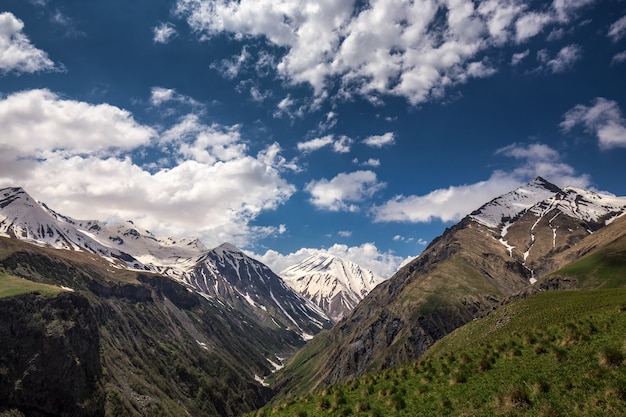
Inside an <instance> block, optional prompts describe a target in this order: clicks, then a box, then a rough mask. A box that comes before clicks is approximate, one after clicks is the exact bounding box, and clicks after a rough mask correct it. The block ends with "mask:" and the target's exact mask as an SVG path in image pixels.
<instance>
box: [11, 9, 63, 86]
mask: <svg viewBox="0 0 626 417" xmlns="http://www.w3.org/2000/svg"><path fill="white" fill-rule="evenodd" d="M23 29H24V22H22V21H21V20H20V19H18V18H17V17H15V15H13V13H10V12H4V13H0V75H1V74H5V73H8V72H16V73H24V72H38V71H46V70H52V69H54V68H55V66H54V62H52V60H50V58H48V54H47V53H45V52H44V51H42V50H41V49H37V48H36V47H35V46H33V45H32V44H31V43H30V40H29V39H28V37H27V36H26V35H25V34H24V33H23V32H22V30H23Z"/></svg>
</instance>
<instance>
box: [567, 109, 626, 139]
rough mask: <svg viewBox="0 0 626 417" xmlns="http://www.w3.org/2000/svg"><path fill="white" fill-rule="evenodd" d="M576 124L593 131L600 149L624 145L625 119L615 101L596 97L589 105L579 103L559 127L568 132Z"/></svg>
mask: <svg viewBox="0 0 626 417" xmlns="http://www.w3.org/2000/svg"><path fill="white" fill-rule="evenodd" d="M578 125H582V126H584V127H585V129H587V130H588V131H590V132H593V133H594V134H595V135H596V137H597V138H598V142H599V145H600V148H602V149H610V148H617V147H626V120H624V116H623V115H622V112H621V110H620V108H619V105H618V104H617V102H616V101H613V100H607V99H605V98H603V97H597V98H596V99H595V100H594V102H593V105H591V106H585V105H583V104H579V105H577V106H575V107H574V108H572V109H570V110H569V111H568V112H567V113H565V115H564V117H563V121H562V122H561V128H562V129H563V131H565V132H569V131H571V130H572V129H573V128H574V127H575V126H578Z"/></svg>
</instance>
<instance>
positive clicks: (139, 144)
mask: <svg viewBox="0 0 626 417" xmlns="http://www.w3.org/2000/svg"><path fill="white" fill-rule="evenodd" d="M139 150H141V151H142V152H144V151H145V152H150V153H152V154H154V155H155V157H157V156H158V155H159V154H162V155H165V156H168V157H169V156H170V155H171V158H167V159H168V162H169V166H168V167H162V166H154V167H153V168H154V169H153V170H151V171H148V170H147V169H146V168H144V167H142V166H140V165H138V164H137V163H136V162H135V161H134V160H133V158H132V157H131V156H130V155H132V154H133V152H135V151H139ZM280 152H281V149H280V146H279V145H278V144H276V143H274V144H271V145H269V146H268V147H266V148H265V149H262V150H261V151H260V152H258V153H257V154H256V155H254V154H250V152H249V151H248V149H247V147H246V145H245V140H244V138H242V137H241V134H240V131H239V126H237V125H234V126H220V125H216V124H209V125H207V124H203V123H202V122H201V121H200V119H199V116H197V115H188V116H186V117H183V118H181V119H180V120H179V122H178V123H177V124H176V125H174V126H171V127H170V128H169V129H166V130H164V131H162V132H158V131H156V130H155V129H153V128H151V127H148V126H145V125H141V124H139V123H137V122H136V121H135V120H134V119H133V117H132V115H131V114H130V113H129V112H127V111H126V110H122V109H119V108H117V107H114V106H111V105H108V104H98V105H93V104H89V103H85V102H78V101H73V100H67V99H63V98H60V97H58V96H57V95H55V94H53V93H51V92H50V91H48V90H31V91H25V92H20V93H15V94H13V95H10V96H8V97H6V98H4V99H2V100H1V101H0V186H16V185H19V186H23V187H24V188H25V189H26V190H27V191H28V192H29V193H31V194H32V195H33V196H34V197H35V198H38V199H40V200H42V201H45V202H46V203H47V204H48V205H49V206H50V207H52V208H54V209H55V210H58V211H59V212H61V213H64V214H66V215H69V216H71V217H74V218H78V219H98V220H107V219H116V220H120V219H123V220H125V219H133V220H135V221H136V222H137V224H139V225H141V226H142V227H144V228H146V229H149V230H151V231H152V232H154V233H157V234H159V235H164V236H174V237H178V236H189V235H196V236H199V237H200V238H201V239H202V240H203V241H204V242H205V244H207V245H208V246H212V245H217V244H220V243H222V242H224V241H230V242H232V243H234V244H236V245H240V246H245V245H247V244H249V242H250V241H251V240H254V239H256V238H259V237H263V236H267V235H272V234H280V233H282V232H284V231H285V228H284V226H282V227H281V226H278V227H252V226H250V225H249V223H250V221H252V220H253V219H255V218H256V217H257V216H258V215H259V214H260V213H261V212H263V211H267V210H274V209H275V208H276V207H277V206H278V205H280V204H282V203H284V202H285V201H286V200H287V199H289V198H290V196H291V195H292V194H293V193H294V192H295V187H294V186H293V185H291V184H289V183H288V182H287V181H286V180H285V179H284V178H282V174H281V173H282V172H283V171H284V170H287V169H291V168H292V167H291V164H290V163H289V162H288V161H286V160H285V159H284V158H283V157H282V156H281V155H280ZM59 176H62V181H61V180H60V177H59Z"/></svg>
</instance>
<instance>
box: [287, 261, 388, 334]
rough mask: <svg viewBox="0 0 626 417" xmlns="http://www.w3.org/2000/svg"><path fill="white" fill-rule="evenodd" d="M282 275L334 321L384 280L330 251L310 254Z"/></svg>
mask: <svg viewBox="0 0 626 417" xmlns="http://www.w3.org/2000/svg"><path fill="white" fill-rule="evenodd" d="M279 275H280V276H281V277H282V278H283V279H284V280H285V282H286V283H287V285H289V286H290V287H291V288H293V289H294V290H295V291H296V292H298V293H300V294H301V295H303V296H304V297H305V298H307V299H309V300H311V301H313V302H314V303H315V304H317V305H318V306H320V307H321V308H322V309H323V310H324V311H325V312H326V314H327V315H328V316H329V317H330V318H331V320H332V321H333V322H335V323H337V322H338V321H339V320H341V319H342V318H343V317H345V316H346V315H347V314H348V313H349V312H350V311H352V310H353V309H354V307H356V305H357V304H358V303H359V302H360V301H361V300H362V299H363V298H364V297H365V296H366V295H367V294H368V293H369V292H370V291H371V290H372V289H373V288H374V287H375V286H376V285H378V284H379V283H381V282H382V281H383V279H382V278H381V277H379V276H378V275H376V274H375V273H374V272H372V271H370V270H368V269H365V268H361V267H360V266H359V265H357V264H355V263H353V262H350V261H347V260H344V259H340V258H337V257H335V256H332V255H328V254H318V255H313V256H310V257H308V258H306V259H304V260H303V261H302V262H300V263H298V264H296V265H293V266H291V267H289V268H287V269H285V270H284V271H282V272H280V273H279Z"/></svg>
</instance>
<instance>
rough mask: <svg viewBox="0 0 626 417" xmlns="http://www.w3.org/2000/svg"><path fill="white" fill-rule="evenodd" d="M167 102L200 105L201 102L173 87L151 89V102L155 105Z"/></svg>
mask: <svg viewBox="0 0 626 417" xmlns="http://www.w3.org/2000/svg"><path fill="white" fill-rule="evenodd" d="M165 103H170V104H171V103H178V104H188V105H190V106H200V103H199V102H198V101H196V100H194V99H193V98H191V97H189V96H186V95H184V94H180V93H178V92H177V91H176V90H175V89H173V88H164V87H152V88H151V89H150V104H152V105H153V106H155V107H159V106H162V105H163V104H165Z"/></svg>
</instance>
